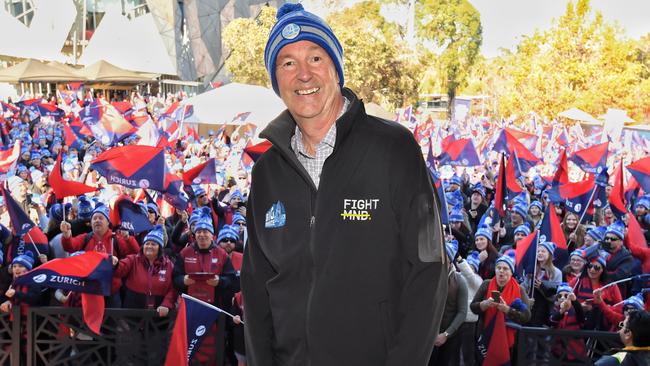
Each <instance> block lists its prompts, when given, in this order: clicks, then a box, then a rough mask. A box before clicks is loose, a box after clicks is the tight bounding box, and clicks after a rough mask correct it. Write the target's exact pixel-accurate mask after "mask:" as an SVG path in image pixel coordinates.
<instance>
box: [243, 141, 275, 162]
mask: <svg viewBox="0 0 650 366" xmlns="http://www.w3.org/2000/svg"><path fill="white" fill-rule="evenodd" d="M271 146H273V144H272V143H271V142H270V141H269V140H264V141H262V142H260V143H258V144H255V145H253V146H248V147H246V148H245V149H244V152H245V153H246V154H248V155H249V156H250V157H251V158H252V159H253V161H257V159H259V158H260V156H262V154H264V153H265V152H266V150H268V149H270V148H271Z"/></svg>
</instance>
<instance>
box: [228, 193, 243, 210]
mask: <svg viewBox="0 0 650 366" xmlns="http://www.w3.org/2000/svg"><path fill="white" fill-rule="evenodd" d="M240 203H241V198H239V196H235V197H233V198H231V199H230V206H232V207H233V208H237V207H239V204H240Z"/></svg>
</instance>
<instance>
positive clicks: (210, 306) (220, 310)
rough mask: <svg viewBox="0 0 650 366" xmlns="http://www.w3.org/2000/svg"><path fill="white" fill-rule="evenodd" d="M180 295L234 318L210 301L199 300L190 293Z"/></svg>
mask: <svg viewBox="0 0 650 366" xmlns="http://www.w3.org/2000/svg"><path fill="white" fill-rule="evenodd" d="M181 296H182V297H184V298H186V299H190V300H193V301H196V302H198V303H199V304H201V305H205V306H207V307H209V308H210V309H213V310H216V311H218V312H220V313H224V314H226V315H228V316H229V317H231V318H233V319H234V318H235V316H234V315H232V314H230V313H229V312H227V311H225V310H223V309H221V308H218V307H216V306H214V305H212V304H210V303H207V302H205V301H203V300H199V299H197V298H196V297H192V296H190V295H188V294H181ZM241 323H242V324H244V322H243V321H242V322H241Z"/></svg>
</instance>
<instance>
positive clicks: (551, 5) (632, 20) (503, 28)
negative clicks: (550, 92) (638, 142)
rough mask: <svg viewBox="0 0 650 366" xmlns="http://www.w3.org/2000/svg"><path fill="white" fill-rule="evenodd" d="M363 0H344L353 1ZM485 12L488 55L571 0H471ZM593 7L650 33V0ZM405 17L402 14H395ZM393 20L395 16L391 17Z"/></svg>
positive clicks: (308, 0)
mask: <svg viewBox="0 0 650 366" xmlns="http://www.w3.org/2000/svg"><path fill="white" fill-rule="evenodd" d="M358 1H359V0H343V2H345V3H348V4H351V3H354V2H358ZM469 1H470V2H471V3H472V4H473V5H474V7H476V9H477V10H478V11H479V13H481V23H482V24H483V46H482V47H481V51H482V53H483V54H484V55H485V56H487V57H493V56H497V55H498V50H499V48H502V47H503V48H512V47H514V46H515V45H516V44H517V43H518V42H519V41H518V40H519V38H520V36H521V35H530V34H532V33H533V31H534V30H535V29H540V30H544V29H548V28H549V27H550V26H551V21H552V20H553V18H558V17H560V16H561V15H562V14H563V13H564V11H565V10H566V4H567V2H568V1H567V0H469ZM302 3H303V4H304V6H305V8H306V9H307V10H310V11H313V12H315V13H317V14H319V15H321V16H324V15H325V14H326V11H327V10H325V9H324V8H323V5H322V4H323V2H322V1H317V0H302ZM591 7H592V9H596V10H600V11H601V12H602V13H603V16H604V18H605V20H606V21H608V22H614V21H617V22H618V24H619V25H620V26H621V27H622V28H624V29H625V34H626V35H627V36H628V37H631V38H639V37H640V36H642V35H644V34H647V33H650V0H591ZM392 15H394V16H395V18H396V19H399V18H401V19H404V16H403V15H402V14H392ZM391 20H393V19H391Z"/></svg>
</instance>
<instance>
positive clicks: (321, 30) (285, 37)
mask: <svg viewBox="0 0 650 366" xmlns="http://www.w3.org/2000/svg"><path fill="white" fill-rule="evenodd" d="M277 19H278V21H277V22H276V23H275V25H274V26H273V28H271V32H270V34H269V39H268V41H267V43H266V48H265V49H264V65H265V66H266V70H267V71H268V73H269V76H270V78H271V85H272V86H273V91H275V94H277V95H278V96H279V95H280V91H279V89H278V80H277V79H276V77H275V69H276V65H275V61H276V59H277V57H278V53H279V52H280V50H281V49H282V47H284V46H286V45H289V44H291V43H295V42H298V41H310V42H313V43H315V44H317V45H319V46H320V47H322V48H323V49H324V50H325V51H326V52H327V54H328V55H329V56H330V58H331V59H332V63H333V64H334V67H335V68H336V73H337V74H338V76H339V85H340V86H341V88H343V85H344V78H343V47H341V44H340V43H339V40H338V39H337V38H336V35H334V32H332V29H331V28H330V27H329V26H328V25H327V23H325V21H324V20H323V19H321V18H320V17H318V16H316V15H314V14H312V13H310V12H308V11H306V10H305V9H304V8H303V7H302V4H291V3H286V4H284V5H282V6H281V7H280V8H279V9H278V13H277Z"/></svg>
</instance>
